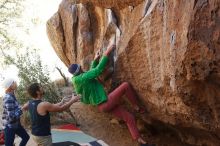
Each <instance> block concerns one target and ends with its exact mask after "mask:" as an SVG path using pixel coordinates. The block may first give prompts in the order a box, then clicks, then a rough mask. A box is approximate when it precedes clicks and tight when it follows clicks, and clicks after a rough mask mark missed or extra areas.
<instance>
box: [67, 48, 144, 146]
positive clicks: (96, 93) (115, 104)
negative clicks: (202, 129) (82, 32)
mask: <svg viewBox="0 0 220 146" xmlns="http://www.w3.org/2000/svg"><path fill="white" fill-rule="evenodd" d="M114 48H115V46H111V47H109V48H108V49H107V50H106V51H105V52H104V53H103V56H102V58H101V60H100V62H98V60H99V58H100V55H99V52H97V53H96V55H95V58H94V61H93V62H92V64H91V67H90V70H89V71H87V72H83V70H82V68H81V66H80V65H79V64H72V65H70V67H69V68H68V71H69V72H70V73H71V74H72V75H73V77H72V83H73V86H74V88H75V90H76V92H77V93H78V94H81V95H82V97H81V102H83V103H85V104H91V105H94V106H97V107H98V109H99V110H100V111H102V112H110V113H113V114H114V116H116V117H118V118H120V119H123V120H124V121H125V122H126V124H127V126H128V129H129V131H130V133H131V135H132V137H133V139H134V140H137V141H138V142H139V143H140V144H142V145H145V144H146V142H145V141H144V140H143V138H142V137H141V136H140V134H139V131H138V129H137V126H136V121H135V118H134V116H133V115H132V114H131V113H129V112H128V111H127V110H125V109H124V108H123V107H122V106H121V105H120V101H121V99H122V96H123V95H126V98H127V99H128V100H129V101H130V102H131V104H132V106H133V108H134V110H136V111H137V112H141V113H143V112H144V109H143V108H140V106H138V103H137V97H136V95H135V92H134V90H133V88H132V87H131V85H130V84H129V83H127V82H124V83H122V84H121V85H120V86H119V87H118V88H116V89H115V90H114V91H113V92H111V93H110V94H108V95H107V94H106V92H105V90H104V87H103V85H102V84H101V83H99V81H98V80H97V79H96V78H97V77H98V76H99V75H100V74H101V73H102V72H103V70H104V68H105V66H106V64H107V62H108V56H109V54H110V53H111V51H112V50H113V49H114Z"/></svg>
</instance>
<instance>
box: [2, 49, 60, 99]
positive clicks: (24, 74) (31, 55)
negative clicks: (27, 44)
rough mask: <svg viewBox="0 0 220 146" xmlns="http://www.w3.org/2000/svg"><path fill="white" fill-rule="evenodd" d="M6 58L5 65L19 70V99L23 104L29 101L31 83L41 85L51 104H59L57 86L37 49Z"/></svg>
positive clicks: (6, 56)
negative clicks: (28, 91) (28, 90)
mask: <svg viewBox="0 0 220 146" xmlns="http://www.w3.org/2000/svg"><path fill="white" fill-rule="evenodd" d="M4 56H5V64H6V65H10V64H13V65H15V66H16V67H17V68H18V77H19V79H20V82H19V86H18V98H19V100H20V102H21V103H24V102H26V101H27V99H26V97H27V95H26V92H25V91H26V88H27V86H28V85H30V84H31V83H35V82H38V83H40V84H41V85H42V86H43V88H44V90H45V96H44V97H45V99H46V100H47V101H49V102H52V103H55V102H58V101H59V100H60V99H59V93H58V92H57V91H58V90H57V89H56V87H55V85H54V84H53V83H52V82H51V80H50V78H49V72H48V69H47V67H46V66H43V65H42V62H41V59H40V56H39V54H38V53H37V50H36V49H33V50H31V49H27V51H26V52H24V53H23V54H22V53H20V54H19V53H18V52H17V53H16V57H12V56H11V55H6V54H5V53H4Z"/></svg>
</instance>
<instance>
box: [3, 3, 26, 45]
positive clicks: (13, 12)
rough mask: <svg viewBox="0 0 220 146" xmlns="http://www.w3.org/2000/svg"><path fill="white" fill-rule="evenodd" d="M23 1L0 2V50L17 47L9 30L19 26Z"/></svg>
mask: <svg viewBox="0 0 220 146" xmlns="http://www.w3.org/2000/svg"><path fill="white" fill-rule="evenodd" d="M23 2H24V0H1V1H0V43H1V45H0V49H9V48H10V47H12V46H13V47H14V46H16V45H18V44H17V43H18V42H16V40H15V39H14V37H13V35H12V34H11V32H10V30H11V29H12V28H13V27H15V26H19V25H20V24H19V21H18V19H19V17H20V16H21V14H22V10H23Z"/></svg>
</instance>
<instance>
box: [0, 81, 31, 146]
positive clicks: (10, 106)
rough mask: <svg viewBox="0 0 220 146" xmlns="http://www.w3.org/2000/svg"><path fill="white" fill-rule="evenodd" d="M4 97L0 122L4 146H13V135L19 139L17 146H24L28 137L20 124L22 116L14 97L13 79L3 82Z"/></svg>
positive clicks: (15, 87)
mask: <svg viewBox="0 0 220 146" xmlns="http://www.w3.org/2000/svg"><path fill="white" fill-rule="evenodd" d="M3 88H4V89H5V95H4V96H3V115H2V122H3V128H4V133H5V146H13V144H14V139H15V134H16V135H18V136H19V137H21V139H22V140H21V142H20V145H19V146H25V145H26V144H27V142H28V140H29V138H30V137H29V135H28V134H27V132H26V130H25V129H24V128H23V126H22V125H21V123H20V116H21V115H22V110H21V107H20V105H19V103H18V101H17V99H16V97H15V90H16V89H17V83H16V81H15V80H14V79H6V80H4V81H3Z"/></svg>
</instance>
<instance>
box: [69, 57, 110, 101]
mask: <svg viewBox="0 0 220 146" xmlns="http://www.w3.org/2000/svg"><path fill="white" fill-rule="evenodd" d="M107 62H108V57H106V56H103V57H102V58H101V60H100V62H99V64H98V62H97V61H93V62H92V64H91V68H90V70H89V71H87V72H85V73H81V74H79V75H77V76H73V77H72V83H73V86H74V88H75V91H76V93H77V94H81V96H82V97H81V102H83V103H85V104H91V105H98V104H100V103H102V102H105V101H106V100H107V95H106V92H105V90H104V87H103V86H102V84H100V83H99V82H98V81H97V80H96V77H98V76H99V75H100V74H101V73H102V72H103V70H104V68H105V66H106V64H107Z"/></svg>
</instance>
